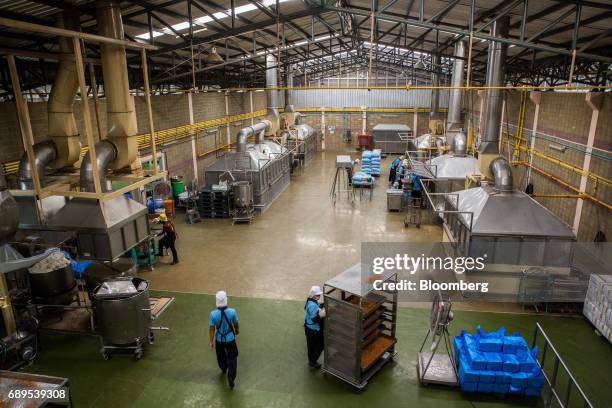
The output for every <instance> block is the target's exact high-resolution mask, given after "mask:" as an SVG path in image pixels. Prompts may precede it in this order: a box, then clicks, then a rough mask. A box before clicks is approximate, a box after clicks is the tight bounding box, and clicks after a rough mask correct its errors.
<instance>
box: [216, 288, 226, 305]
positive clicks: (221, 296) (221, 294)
mask: <svg viewBox="0 0 612 408" xmlns="http://www.w3.org/2000/svg"><path fill="white" fill-rule="evenodd" d="M215 301H216V304H217V307H225V306H227V293H225V291H223V290H220V291H218V292H217V294H216V295H215Z"/></svg>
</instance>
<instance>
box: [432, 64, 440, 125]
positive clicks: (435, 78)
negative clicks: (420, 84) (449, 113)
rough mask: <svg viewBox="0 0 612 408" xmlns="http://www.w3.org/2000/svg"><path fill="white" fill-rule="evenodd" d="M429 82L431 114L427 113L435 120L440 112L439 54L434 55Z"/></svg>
mask: <svg viewBox="0 0 612 408" xmlns="http://www.w3.org/2000/svg"><path fill="white" fill-rule="evenodd" d="M431 82H432V86H433V87H434V88H433V89H432V90H431V112H429V117H430V118H432V119H436V118H437V117H438V111H439V110H440V90H439V89H438V86H440V54H436V55H435V56H434V57H433V71H432V74H431Z"/></svg>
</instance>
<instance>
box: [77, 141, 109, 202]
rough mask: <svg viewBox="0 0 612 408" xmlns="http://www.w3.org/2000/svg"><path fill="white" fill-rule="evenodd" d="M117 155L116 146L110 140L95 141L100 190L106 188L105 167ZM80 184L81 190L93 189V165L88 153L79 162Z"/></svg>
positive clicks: (106, 167) (107, 166)
mask: <svg viewBox="0 0 612 408" xmlns="http://www.w3.org/2000/svg"><path fill="white" fill-rule="evenodd" d="M117 155H118V152H117V148H116V147H115V145H114V144H113V143H111V142H110V141H108V140H101V141H99V142H98V143H96V160H97V164H96V165H97V167H98V170H99V172H100V187H101V188H102V191H106V190H107V188H106V169H108V168H109V166H110V164H111V163H112V162H114V161H115V160H117ZM80 185H81V191H95V188H94V177H93V166H92V163H91V156H90V155H89V154H88V155H86V156H85V157H84V158H83V163H82V164H81V177H80Z"/></svg>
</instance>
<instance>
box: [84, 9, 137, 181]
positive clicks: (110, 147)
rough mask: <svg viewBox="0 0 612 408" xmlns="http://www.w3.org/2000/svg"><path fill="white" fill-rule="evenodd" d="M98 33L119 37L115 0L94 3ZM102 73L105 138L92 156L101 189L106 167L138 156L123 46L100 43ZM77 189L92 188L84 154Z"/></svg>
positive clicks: (119, 165) (120, 165)
mask: <svg viewBox="0 0 612 408" xmlns="http://www.w3.org/2000/svg"><path fill="white" fill-rule="evenodd" d="M96 15H97V19H98V33H99V34H100V35H103V36H105V37H109V38H116V39H119V40H122V39H123V37H124V34H123V24H122V22H121V7H120V6H119V2H118V1H116V0H98V1H97V2H96ZM100 48H101V51H102V74H103V76H104V95H105V96H106V117H107V126H108V132H107V134H106V138H107V140H101V141H100V142H98V143H96V146H95V149H96V156H97V163H96V166H97V167H98V172H99V174H100V184H101V187H102V190H105V188H106V183H105V177H104V175H105V173H106V170H107V169H108V168H113V169H120V168H123V167H127V166H129V165H131V164H132V163H133V162H134V161H135V160H136V158H137V157H138V141H137V139H136V133H137V126H136V111H135V109H134V99H133V98H132V96H131V95H130V84H129V80H128V70H127V61H126V55H125V47H123V46H121V45H114V44H102V45H101V46H100ZM80 183H81V189H82V190H83V191H93V167H92V162H91V156H90V155H89V154H87V156H85V158H84V159H83V162H82V163H81V180H80Z"/></svg>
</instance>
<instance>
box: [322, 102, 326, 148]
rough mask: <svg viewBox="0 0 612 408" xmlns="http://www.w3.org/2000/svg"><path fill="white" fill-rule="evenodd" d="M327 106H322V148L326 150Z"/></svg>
mask: <svg viewBox="0 0 612 408" xmlns="http://www.w3.org/2000/svg"><path fill="white" fill-rule="evenodd" d="M326 133H327V132H326V129H325V108H321V150H325V134H326Z"/></svg>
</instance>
